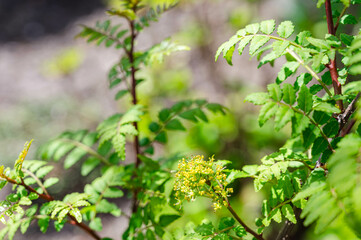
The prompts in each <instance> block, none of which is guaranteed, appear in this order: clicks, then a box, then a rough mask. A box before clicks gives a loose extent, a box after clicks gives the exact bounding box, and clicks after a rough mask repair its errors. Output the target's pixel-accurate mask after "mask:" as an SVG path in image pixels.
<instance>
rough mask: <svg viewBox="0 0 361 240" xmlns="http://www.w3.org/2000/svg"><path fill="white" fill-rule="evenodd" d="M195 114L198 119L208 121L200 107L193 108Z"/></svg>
mask: <svg viewBox="0 0 361 240" xmlns="http://www.w3.org/2000/svg"><path fill="white" fill-rule="evenodd" d="M195 115H196V116H197V117H198V118H199V119H201V120H203V121H204V122H208V118H207V116H206V115H205V114H204V112H203V111H202V110H201V109H200V108H196V109H195Z"/></svg>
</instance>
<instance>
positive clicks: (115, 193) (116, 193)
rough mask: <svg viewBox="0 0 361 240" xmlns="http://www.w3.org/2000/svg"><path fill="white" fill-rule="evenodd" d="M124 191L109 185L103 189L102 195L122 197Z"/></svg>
mask: <svg viewBox="0 0 361 240" xmlns="http://www.w3.org/2000/svg"><path fill="white" fill-rule="evenodd" d="M123 195H124V193H123V191H122V190H120V189H118V188H116V187H109V188H107V189H106V190H105V191H104V194H103V196H104V197H106V198H120V197H123Z"/></svg>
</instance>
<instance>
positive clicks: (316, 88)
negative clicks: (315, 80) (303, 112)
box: [310, 84, 323, 95]
mask: <svg viewBox="0 0 361 240" xmlns="http://www.w3.org/2000/svg"><path fill="white" fill-rule="evenodd" d="M322 89H323V87H322V86H321V85H320V84H314V85H312V86H311V87H310V93H311V94H312V95H315V94H316V93H318V92H319V91H321V90H322Z"/></svg>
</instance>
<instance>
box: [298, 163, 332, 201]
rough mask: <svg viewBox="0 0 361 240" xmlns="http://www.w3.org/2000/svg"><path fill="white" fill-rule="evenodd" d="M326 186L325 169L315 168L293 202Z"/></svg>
mask: <svg viewBox="0 0 361 240" xmlns="http://www.w3.org/2000/svg"><path fill="white" fill-rule="evenodd" d="M325 187H326V182H325V172H324V170H323V169H322V168H321V169H320V168H318V169H315V170H313V171H312V172H311V175H310V177H309V178H308V179H307V182H306V184H305V185H303V187H302V189H301V191H300V192H299V193H298V194H297V195H296V196H295V197H294V198H293V199H292V202H296V201H298V200H301V199H305V198H307V197H309V196H311V195H313V194H314V193H317V192H320V191H322V190H323V189H324V188H325Z"/></svg>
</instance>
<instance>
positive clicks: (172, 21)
mask: <svg viewBox="0 0 361 240" xmlns="http://www.w3.org/2000/svg"><path fill="white" fill-rule="evenodd" d="M114 3H116V1H106V0H77V1H73V0H1V1H0V163H1V164H4V165H12V164H13V162H14V160H15V159H16V158H17V155H18V153H19V152H20V151H21V149H22V146H23V144H24V142H25V141H28V140H30V139H34V143H33V146H32V148H31V151H30V154H29V156H30V157H29V159H30V158H35V157H36V149H37V148H38V147H39V146H41V145H42V144H44V143H45V142H47V141H49V140H50V139H52V138H54V137H55V136H57V135H59V134H60V133H61V132H63V131H65V130H77V129H95V128H96V126H97V125H98V123H99V122H100V121H102V120H104V119H105V118H107V117H108V116H110V115H112V114H114V113H116V112H122V111H124V109H125V105H124V104H123V105H122V104H121V103H120V101H115V100H114V95H115V93H116V90H114V89H113V90H109V89H108V85H109V83H108V82H107V74H108V71H109V70H110V68H111V67H112V65H113V64H114V63H115V62H116V61H117V60H118V59H119V57H120V53H121V52H120V51H117V50H114V49H111V48H109V49H107V48H105V47H95V46H93V45H90V44H87V43H86V42H85V41H84V40H83V39H75V38H74V36H75V35H76V34H77V33H79V32H80V30H81V27H80V26H79V25H80V24H85V25H90V26H93V25H94V24H95V22H96V21H97V20H104V19H107V18H109V17H108V16H106V15H105V10H106V9H108V8H109V4H114ZM315 3H316V1H314V0H227V1H225V0H193V1H192V0H188V1H184V2H181V3H180V4H179V5H178V6H177V7H175V8H174V9H172V10H170V11H169V12H166V13H165V14H164V15H162V17H161V18H160V19H159V22H157V23H153V24H152V26H151V27H150V28H148V29H146V30H145V31H144V32H143V33H142V34H141V35H140V37H139V39H138V45H139V46H140V48H142V49H145V48H148V47H150V46H152V45H153V44H155V43H158V42H160V41H162V40H163V39H165V38H167V37H170V36H171V38H172V40H175V41H177V42H178V43H180V44H184V45H188V46H190V47H191V51H188V52H181V53H176V54H174V55H172V56H171V57H168V58H167V59H166V61H165V63H164V64H158V65H156V66H154V67H152V68H147V69H145V70H144V71H143V72H142V73H141V74H142V75H144V78H145V79H146V81H145V82H144V83H142V85H140V88H139V98H140V100H141V102H143V103H146V104H149V105H150V106H152V107H151V109H150V111H152V110H154V111H155V110H159V109H160V108H162V107H165V106H169V105H170V104H171V101H174V100H181V99H194V98H204V99H207V100H208V101H212V102H217V103H221V104H223V105H224V106H226V107H227V108H229V109H230V111H229V113H228V114H227V115H225V116H222V115H212V116H211V121H210V123H207V124H203V123H202V124H198V125H189V126H188V127H189V129H190V131H188V132H187V133H175V134H170V142H169V144H168V145H167V147H166V148H165V149H163V151H164V152H165V153H166V154H169V155H171V154H176V153H178V152H182V153H186V154H187V155H188V154H189V155H190V154H193V153H202V154H204V155H206V156H210V155H213V154H215V156H216V159H229V160H231V161H232V162H233V163H234V164H233V166H234V167H235V168H240V167H241V166H242V165H244V164H252V163H255V162H258V161H259V159H260V158H261V157H263V156H264V155H266V154H268V153H271V152H273V151H275V150H277V149H278V148H279V147H280V146H282V145H283V144H284V142H285V139H286V138H287V136H288V135H289V131H288V130H287V129H285V130H284V131H281V132H278V133H276V134H275V132H274V130H273V125H272V123H268V124H266V125H265V126H264V127H262V128H259V127H258V122H257V114H258V110H259V109H258V108H257V107H254V106H252V105H251V104H249V103H244V98H245V96H246V95H247V94H248V93H251V92H255V91H262V90H264V89H265V86H266V85H267V84H268V83H270V82H272V81H274V79H275V78H276V76H277V72H278V69H279V67H280V66H281V65H282V61H279V62H276V64H275V66H274V68H272V67H270V66H269V65H267V66H263V67H262V68H261V69H257V65H258V62H257V61H256V60H255V59H251V60H250V59H249V57H247V55H246V54H245V55H244V56H242V57H240V56H236V55H235V56H234V62H233V63H234V66H233V67H231V66H229V65H228V64H227V63H226V61H225V60H224V59H219V60H218V62H217V63H215V62H214V55H215V53H216V51H217V49H218V47H219V46H220V45H221V44H222V43H223V42H224V41H226V40H228V39H229V37H230V36H232V35H233V34H234V33H235V32H236V31H237V30H238V29H240V28H242V27H244V26H245V25H247V24H249V23H252V22H258V21H261V20H266V19H276V21H277V22H278V23H279V22H280V21H282V20H285V19H287V20H291V21H293V22H294V23H295V25H296V26H297V29H296V32H297V31H300V30H309V31H311V32H312V33H313V35H314V36H315V37H323V36H324V35H325V33H326V32H327V25H326V21H325V19H324V18H323V9H317V8H316V7H315ZM354 11H359V10H357V9H356V10H354ZM356 15H357V13H356ZM355 29H356V30H355ZM357 29H359V26H355V27H354V28H350V29H346V31H348V32H353V31H356V32H357ZM341 31H342V29H341ZM289 81H292V79H290V80H289ZM60 171H61V169H60V168H59V170H58V174H65V176H70V175H73V176H75V177H76V175H74V174H76V171H71V172H70V171H66V172H60ZM64 180H66V181H65V183H64V184H63V186H62V189H63V192H60V191H58V190H57V189H54V192H55V194H58V195H59V196H62V194H64V192H66V189H68V190H69V189H78V191H82V188H83V186H84V184H82V182H81V181H80V182H77V184H74V183H73V182H72V181H71V180H72V179H71V178H70V177H69V178H66V177H64ZM64 189H65V190H64ZM238 189H239V191H238V193H237V194H235V197H234V198H233V201H234V203H235V204H236V205H237V207H236V208H237V210H238V211H240V212H241V213H242V215H243V216H245V217H246V218H247V221H249V222H252V219H254V218H255V217H257V215H258V212H259V207H260V205H261V202H262V196H261V195H259V194H258V195H256V194H255V193H254V190H253V186H252V184H251V182H247V181H246V182H244V183H242V186H238ZM0 196H1V194H0ZM204 201H206V200H202V199H200V200H199V201H197V202H196V203H192V204H187V205H186V207H185V211H186V216H185V217H184V218H182V219H181V220H179V221H178V223H179V224H183V223H186V222H187V221H193V222H195V223H199V222H200V221H201V220H202V219H203V218H204V217H207V218H209V219H211V220H212V219H213V220H214V219H216V218H215V214H214V213H213V211H212V210H211V209H210V208H209V206H210V205H209V204H205V203H204ZM127 204H128V203H127V202H126V201H125V202H124V203H120V205H124V206H125V207H126V206H127ZM217 215H219V216H223V215H224V216H225V215H227V214H226V213H225V212H222V211H221V212H218V213H217ZM115 221H117V222H115ZM124 221H125V220H124V219H119V220H115V219H113V218H109V219H108V220H107V223H106V224H104V230H103V232H102V233H101V235H102V236H107V235H108V236H120V234H121V233H122V231H123V230H124V229H125V228H126V223H125V222H124ZM178 223H177V224H178ZM114 226H119V227H114ZM278 227H280V226H275V229H277V228H278ZM333 229H334V230H333ZM336 229H337V230H336ZM49 231H50V235H47V236H43V235H41V234H40V233H39V230H37V228H36V227H34V228H32V229H31V231H28V233H27V234H26V236H23V235H21V234H18V235H16V239H49V238H50V239H87V237H86V236H84V235H82V232H80V231H79V230H78V229H74V228H72V227H67V228H65V229H64V230H63V231H62V233H61V234H60V235H59V234H56V233H53V232H54V230H52V229H49ZM53 234H54V235H53ZM350 234H351V233H350V232H349V231H348V230H347V228H346V227H344V226H343V224H342V222H339V223H335V226H334V228H331V229H330V230H329V231H327V232H326V233H324V234H323V235H322V236H321V237H317V238H316V237H314V236H312V229H311V230H310V231H309V230H307V231H306V230H305V231H304V233H303V234H302V236H299V238H298V239H327V240H333V239H335V240H336V239H353V238H354V236H352V235H350Z"/></svg>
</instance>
